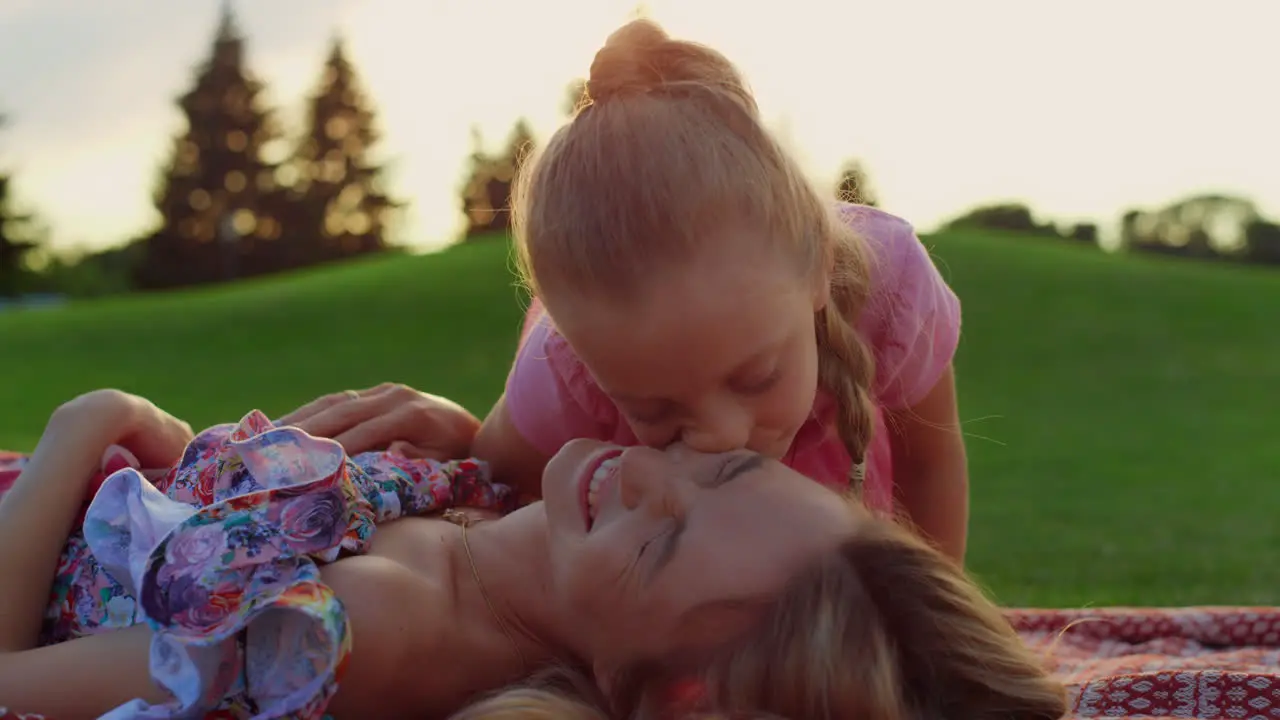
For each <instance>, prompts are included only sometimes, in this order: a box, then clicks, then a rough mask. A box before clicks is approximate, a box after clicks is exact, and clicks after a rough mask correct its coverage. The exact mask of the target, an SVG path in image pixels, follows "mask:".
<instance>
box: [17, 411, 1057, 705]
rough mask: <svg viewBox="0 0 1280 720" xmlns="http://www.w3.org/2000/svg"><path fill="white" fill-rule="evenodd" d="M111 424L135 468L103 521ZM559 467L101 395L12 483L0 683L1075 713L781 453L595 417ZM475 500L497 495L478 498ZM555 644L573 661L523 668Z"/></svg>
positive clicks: (1039, 673)
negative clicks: (515, 483) (590, 438)
mask: <svg viewBox="0 0 1280 720" xmlns="http://www.w3.org/2000/svg"><path fill="white" fill-rule="evenodd" d="M114 446H122V447H123V448H124V449H126V450H128V451H129V453H123V452H122V453H120V454H119V455H116V456H114V457H122V458H127V459H128V463H127V464H128V465H129V466H128V467H123V468H121V469H119V470H117V471H115V472H113V473H111V474H110V475H109V477H107V478H106V480H105V482H102V483H101V487H100V488H99V489H97V491H96V494H94V496H93V500H92V502H91V504H90V505H89V507H88V509H87V511H86V513H85V516H84V519H83V522H80V521H78V520H77V513H78V512H79V511H80V509H81V507H82V502H83V500H84V498H85V496H86V495H87V494H88V493H90V492H91V491H92V487H91V486H92V484H93V482H94V481H93V476H94V474H95V472H97V471H99V470H101V467H102V463H103V457H104V453H105V454H107V455H108V457H112V456H111V453H109V452H107V451H108V450H109V449H110V448H113V447H114ZM184 448H185V451H184ZM179 458H180V459H179ZM169 465H171V466H172V469H171V470H168V471H167V472H162V473H158V474H154V475H152V474H148V475H144V474H143V473H142V472H139V469H138V468H139V467H144V468H145V467H165V466H169ZM148 478H150V479H148ZM543 493H544V498H545V499H544V501H541V502H537V503H533V504H530V505H527V506H525V507H523V508H521V509H519V510H516V511H514V512H510V513H509V514H506V515H505V516H501V517H500V518H499V516H500V515H502V513H503V512H506V511H507V510H509V509H510V508H508V507H507V505H508V503H509V502H510V500H509V494H508V491H507V490H506V488H504V487H502V486H500V485H496V484H491V483H489V482H488V480H487V479H486V477H485V469H484V467H483V466H482V465H480V464H478V463H475V462H471V461H458V462H451V463H438V462H435V461H430V460H414V459H406V458H402V457H397V456H394V455H391V454H387V453H368V454H363V455H360V456H357V457H355V458H348V457H347V456H346V455H345V454H344V453H343V451H342V449H341V447H340V446H339V445H337V444H336V443H334V442H332V441H329V440H323V439H317V438H314V437H311V436H309V435H307V434H305V433H303V432H302V431H300V430H297V429H295V428H290V427H273V426H272V424H271V423H270V422H269V421H268V420H267V419H266V417H264V416H263V415H262V414H260V413H257V412H253V413H250V414H249V415H247V416H246V417H245V418H244V419H243V420H242V421H241V422H240V423H239V424H236V425H220V426H216V427H213V428H210V429H208V430H206V431H204V432H202V433H200V434H199V435H197V436H195V437H194V439H192V437H191V433H190V430H189V428H187V427H186V425H185V424H183V423H181V422H179V421H178V420H176V419H174V418H173V417H172V416H170V415H168V414H166V413H164V412H163V411H161V410H159V409H158V408H156V407H155V406H154V405H152V404H151V403H149V402H147V401H146V400H144V399H142V398H139V397H136V396H133V395H128V394H125V393H122V392H119V391H113V390H105V391H96V392H92V393H89V394H87V395H83V396H81V397H78V398H76V399H74V400H72V401H70V402H68V403H66V404H65V405H63V406H61V407H60V408H58V409H57V410H56V411H55V412H54V413H53V415H52V417H51V418H50V419H49V422H48V425H47V427H46V429H45V432H44V435H43V437H42V438H41V439H40V442H39V445H38V447H37V448H36V450H35V452H34V453H33V454H32V456H31V457H30V458H29V460H27V461H26V462H25V466H24V469H23V471H22V474H21V475H20V476H19V477H18V479H17V482H16V483H15V484H14V485H13V487H12V488H11V489H10V490H9V491H8V492H7V493H6V494H5V495H4V497H3V499H2V500H0V706H6V707H7V708H8V710H9V712H11V713H39V714H41V715H42V716H45V717H49V718H54V719H56V720H74V719H76V718H96V717H100V716H102V717H106V718H112V719H115V718H179V717H181V718H195V717H210V716H213V717H226V718H241V717H262V718H322V717H329V716H331V717H333V718H370V717H376V718H398V717H412V718H422V717H453V718H553V717H554V718H679V717H715V716H727V715H728V714H733V716H734V717H742V716H748V717H751V716H754V717H764V716H769V717H785V718H795V719H797V720H817V719H821V718H841V719H843V718H859V719H863V720H878V719H881V718H883V719H885V720H891V719H892V720H899V719H902V720H908V719H914V718H919V719H921V720H923V719H925V718H929V719H935V718H957V719H959V718H964V719H965V720H982V719H983V718H993V719H994V718H1016V719H1026V720H1032V719H1038V718H1044V719H1046V720H1048V719H1052V718H1057V717H1060V716H1061V715H1062V714H1063V713H1064V712H1065V706H1064V698H1063V691H1062V687H1061V686H1060V685H1059V684H1057V683H1055V682H1054V681H1052V680H1051V679H1050V678H1049V677H1047V675H1046V673H1045V672H1044V670H1043V669H1042V665H1041V663H1040V661H1039V659H1038V658H1036V657H1034V656H1032V655H1031V654H1030V653H1029V652H1028V651H1027V650H1026V649H1025V648H1024V647H1023V646H1022V645H1021V643H1020V642H1019V640H1018V638H1017V636H1016V635H1015V634H1014V633H1013V631H1012V630H1011V629H1010V627H1009V626H1008V625H1007V624H1006V622H1005V620H1004V619H1003V618H1002V616H1001V614H1000V612H999V611H998V609H997V608H996V607H995V606H994V605H993V604H992V603H990V602H989V601H988V600H986V599H985V598H984V597H983V596H982V595H981V593H980V592H979V591H978V590H977V589H976V588H975V587H974V586H973V585H972V584H971V583H970V582H969V581H968V580H966V578H965V577H964V576H963V574H962V573H961V572H960V571H958V570H957V569H956V568H955V567H954V566H953V565H952V564H951V563H950V562H948V561H947V560H945V559H944V558H943V557H942V556H941V555H940V554H938V553H937V552H935V551H934V550H933V549H931V548H929V547H927V546H926V545H924V544H922V543H921V542H920V541H918V540H916V539H915V538H914V537H913V536H911V535H910V534H908V533H907V532H904V531H903V530H901V529H899V528H898V527H897V526H896V525H894V524H892V523H890V522H887V521H883V520H879V519H875V518H873V517H872V516H871V515H869V514H868V513H867V512H865V511H864V510H863V509H862V508H861V507H859V506H857V505H855V504H852V503H850V502H849V501H847V500H846V499H844V498H842V497H840V496H838V495H836V494H835V493H833V492H832V491H830V490H827V489H825V488H823V487H822V486H820V485H819V484H817V483H813V482H808V481H805V480H803V479H802V478H800V477H799V476H796V475H795V474H794V473H793V471H791V470H789V469H787V468H786V467H784V466H782V465H780V464H778V463H775V462H773V461H769V460H764V459H762V458H761V457H760V456H758V455H754V454H750V453H746V452H738V453H729V454H724V455H702V454H695V453H692V452H689V451H687V450H683V449H681V448H678V447H677V448H672V449H669V450H667V451H657V450H651V449H646V448H630V449H627V450H626V451H625V452H624V451H623V450H622V449H621V448H617V447H614V446H611V445H604V444H601V443H597V442H587V441H575V442H573V443H570V444H569V445H567V446H565V447H564V449H563V450H562V451H561V452H560V453H559V454H558V455H557V456H556V457H555V458H554V460H552V462H551V463H550V464H549V465H548V466H547V469H546V473H545V476H544V478H543ZM461 507H470V508H475V509H476V512H471V511H468V514H467V516H466V517H472V518H474V517H476V516H480V517H488V518H494V519H493V520H492V521H491V522H479V523H476V522H473V521H460V520H458V517H459V516H460V513H459V512H458V508H461ZM446 511H447V512H446ZM442 514H443V515H447V516H449V517H450V518H451V519H453V522H450V521H448V520H445V519H441V516H442ZM548 668H562V669H563V668H569V669H572V670H571V671H565V672H562V673H561V675H562V676H565V677H570V678H574V679H572V680H571V681H565V682H557V683H549V682H535V681H531V680H529V678H530V677H531V676H534V675H536V674H538V673H539V672H540V671H544V670H546V669H548ZM519 683H524V684H523V685H518V684H519ZM501 688H506V689H505V690H500V689H501ZM495 689H499V690H497V691H496V692H494V690H495ZM451 713H452V715H451Z"/></svg>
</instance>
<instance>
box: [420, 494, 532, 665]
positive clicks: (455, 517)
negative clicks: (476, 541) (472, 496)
mask: <svg viewBox="0 0 1280 720" xmlns="http://www.w3.org/2000/svg"><path fill="white" fill-rule="evenodd" d="M440 517H441V518H443V519H444V520H446V521H448V522H451V523H453V524H454V525H457V526H458V527H459V528H461V529H462V548H463V549H464V550H465V551H466V553H467V564H468V565H470V566H471V577H473V578H475V581H476V587H477V588H479V589H480V597H481V598H483V599H484V604H485V605H487V606H488V607H489V613H490V614H491V615H493V619H494V620H497V621H498V627H499V628H501V629H502V633H503V634H504V635H506V636H507V640H508V641H510V642H511V647H512V649H514V650H515V651H516V657H518V658H520V669H521V671H522V672H525V673H527V672H528V671H529V661H528V660H526V659H525V656H524V651H523V650H521V649H520V643H518V642H516V636H515V633H513V632H511V628H509V627H507V623H506V621H504V620H503V619H502V616H501V615H499V614H498V610H497V608H495V607H494V606H493V601H492V600H490V599H489V593H488V591H486V590H485V587H484V581H483V580H481V579H480V571H479V570H478V569H476V559H475V557H474V556H473V555H472V554H471V543H469V542H467V527H468V526H469V525H471V523H472V522H473V521H472V519H471V517H470V516H468V515H467V514H466V513H464V512H462V511H460V510H453V509H449V510H445V511H444V514H442V515H441V516H440Z"/></svg>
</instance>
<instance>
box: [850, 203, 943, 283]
mask: <svg viewBox="0 0 1280 720" xmlns="http://www.w3.org/2000/svg"><path fill="white" fill-rule="evenodd" d="M836 214H837V215H838V216H839V217H840V219H841V220H842V221H843V222H844V224H845V225H846V226H848V227H849V228H850V229H852V230H853V231H854V232H855V233H857V234H858V236H859V237H860V238H861V239H862V241H863V242H865V243H866V244H867V249H868V250H870V251H871V259H872V271H873V272H874V273H875V275H876V276H893V275H895V274H896V273H897V272H900V271H901V270H902V269H903V268H904V267H909V266H910V265H911V263H910V261H911V259H912V256H913V255H918V254H919V253H924V254H925V255H926V256H927V255H928V251H927V250H926V249H925V247H924V244H923V243H921V242H920V238H919V237H917V236H916V230H915V227H914V226H912V224H911V223H910V222H908V221H907V220H906V219H905V218H901V217H899V216H897V215H894V214H893V213H889V212H885V211H884V210H881V209H880V208H874V207H870V206H868V205H856V204H853V203H846V202H841V203H839V204H837V205H836ZM873 279H874V278H873Z"/></svg>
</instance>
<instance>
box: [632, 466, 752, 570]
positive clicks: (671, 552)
mask: <svg viewBox="0 0 1280 720" xmlns="http://www.w3.org/2000/svg"><path fill="white" fill-rule="evenodd" d="M763 464H764V456H763V455H761V454H759V453H751V454H750V455H743V456H742V460H740V461H737V462H733V461H731V462H730V464H729V465H728V466H727V467H726V468H725V469H724V471H723V472H721V473H719V474H718V475H716V476H715V477H713V478H711V479H710V480H708V481H707V482H705V483H703V484H702V486H703V487H705V488H707V489H709V490H714V489H715V488H718V487H721V486H723V485H725V484H727V483H729V482H732V481H733V480H736V479H738V478H740V477H742V476H743V475H746V474H747V473H749V472H751V471H752V470H755V469H757V468H759V467H760V466H761V465H763ZM684 527H685V523H684V520H683V519H681V520H678V521H677V524H676V527H675V529H674V530H672V531H671V532H670V533H668V534H667V538H666V540H665V541H664V542H663V543H662V550H661V554H659V555H658V559H657V560H655V561H654V562H653V565H652V567H651V569H650V571H649V577H650V578H652V577H653V576H655V575H657V574H658V573H659V572H660V571H661V570H662V568H664V567H666V566H667V564H668V563H670V562H671V558H672V557H674V556H675V554H676V546H677V545H679V543H680V536H681V535H682V534H683V533H684Z"/></svg>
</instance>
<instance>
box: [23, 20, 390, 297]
mask: <svg viewBox="0 0 1280 720" xmlns="http://www.w3.org/2000/svg"><path fill="white" fill-rule="evenodd" d="M263 90H264V87H263V84H262V83H261V82H260V81H258V80H257V79H256V78H255V77H254V75H253V73H252V72H250V70H249V69H248V67H247V64H246V62H245V39H244V37H243V35H242V34H241V33H240V31H239V29H238V27H237V23H236V19H235V17H234V13H233V11H232V10H231V8H230V6H229V4H228V5H224V7H223V13H222V16H221V18H220V21H219V25H218V28H217V32H216V33H215V37H214V40H213V47H212V50H211V52H210V53H209V56H208V58H207V59H206V60H205V61H204V62H203V63H202V64H201V65H200V66H199V67H198V69H197V71H196V73H195V78H194V82H193V83H192V86H191V88H190V89H189V90H188V91H187V92H186V93H184V94H183V95H182V96H181V97H180V98H179V99H178V101H177V104H178V107H179V108H180V109H181V111H182V114H183V116H184V118H185V120H186V123H185V126H186V127H185V128H184V130H183V131H182V132H181V133H179V134H178V135H177V137H175V138H174V139H173V143H172V147H171V150H170V152H169V159H168V161H167V163H166V164H165V165H164V166H163V167H162V168H160V170H159V173H158V176H157V181H156V185H155V188H154V191H153V196H152V201H153V203H154V205H155V208H156V210H157V211H158V214H159V217H160V220H159V223H158V224H157V225H156V226H155V227H154V228H152V229H150V230H149V231H147V232H146V233H145V234H144V235H143V236H142V237H138V238H135V239H133V240H131V241H129V242H126V243H125V244H124V245H123V246H121V247H117V248H112V249H109V250H105V251H102V252H99V253H95V254H93V255H90V256H87V257H83V258H78V259H68V258H62V257H58V256H56V255H54V254H52V253H50V252H47V251H46V250H47V249H46V248H42V247H41V245H42V244H43V243H42V241H45V240H46V239H47V238H44V237H41V234H40V233H38V232H34V231H33V223H32V221H31V218H30V217H28V216H25V215H23V214H22V213H21V212H20V211H19V210H18V209H17V208H16V207H14V204H13V202H12V198H11V197H10V193H9V188H10V183H9V179H10V178H9V177H8V176H0V296H4V295H9V296H12V295H17V294H21V293H24V292H39V291H61V292H70V293H72V294H84V295H93V294H103V293H108V292H119V291H127V290H131V289H141V290H149V289H165V288H173V287H181V286H190V285H200V284H206V283H214V282H223V281H227V280H232V279H238V278H244V277H251V276H255V275H263V274H267V273H273V272H279V271H282V270H289V269H294V268H300V267H305V266H309V265H316V264H320V263H326V262H332V261H335V260H342V259H346V258H351V257H355V256H359V255H367V254H371V253H379V252H385V251H387V250H390V249H392V248H391V246H390V245H389V243H388V242H387V239H386V236H387V234H388V232H387V231H388V228H390V227H391V226H393V224H394V222H395V221H396V214H397V211H399V210H400V209H401V208H403V207H404V203H403V202H401V201H399V200H396V199H395V198H393V197H391V195H390V194H389V193H388V191H387V190H386V188H385V182H384V178H383V174H384V173H383V168H382V167H380V166H379V165H377V164H375V163H373V162H372V161H371V159H370V158H371V151H372V149H373V148H374V147H375V146H376V144H377V142H378V140H379V136H378V131H377V128H376V123H375V117H374V112H373V109H372V105H371V103H370V101H369V99H368V98H367V97H366V95H365V93H364V91H363V89H362V87H361V83H360V81H359V78H358V76H357V73H356V71H355V68H354V67H353V65H352V63H351V61H350V59H349V58H348V57H347V54H346V51H345V48H344V46H343V42H342V40H341V38H335V39H334V40H333V42H332V45H331V47H330V49H329V54H328V56H327V58H326V59H325V62H324V65H323V67H322V69H321V72H320V78H319V80H318V82H317V83H316V86H315V89H314V91H313V92H312V93H311V94H310V95H309V96H308V97H307V98H306V100H305V103H306V113H305V117H306V120H305V126H304V128H302V131H301V132H300V133H297V134H293V135H291V134H290V133H287V132H286V130H285V128H283V127H282V125H281V123H280V121H279V118H278V114H277V112H276V111H275V110H274V109H272V108H269V107H266V105H265V103H264V102H263V99H262V98H263Z"/></svg>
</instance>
